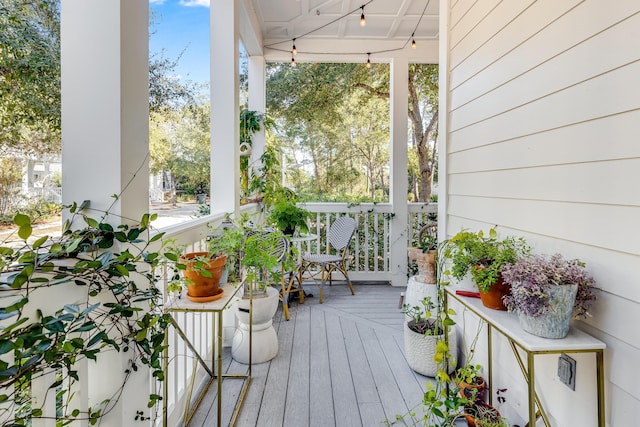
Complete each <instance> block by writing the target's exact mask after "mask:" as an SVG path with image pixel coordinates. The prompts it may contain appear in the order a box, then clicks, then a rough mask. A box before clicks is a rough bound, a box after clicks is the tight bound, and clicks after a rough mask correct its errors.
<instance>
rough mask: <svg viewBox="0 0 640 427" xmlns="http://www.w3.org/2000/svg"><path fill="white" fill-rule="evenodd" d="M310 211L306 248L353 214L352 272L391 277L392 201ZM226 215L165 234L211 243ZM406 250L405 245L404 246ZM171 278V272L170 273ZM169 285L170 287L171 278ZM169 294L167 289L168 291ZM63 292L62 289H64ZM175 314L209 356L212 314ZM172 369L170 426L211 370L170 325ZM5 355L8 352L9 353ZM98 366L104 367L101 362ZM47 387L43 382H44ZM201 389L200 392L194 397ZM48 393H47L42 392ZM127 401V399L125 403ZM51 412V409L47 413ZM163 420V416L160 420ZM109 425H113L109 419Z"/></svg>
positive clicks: (419, 207) (313, 206)
mask: <svg viewBox="0 0 640 427" xmlns="http://www.w3.org/2000/svg"><path fill="white" fill-rule="evenodd" d="M306 207H307V209H308V210H310V211H311V212H313V214H314V215H313V217H312V219H311V221H310V224H311V226H312V230H311V232H313V233H314V234H317V235H318V237H317V239H316V240H313V241H311V242H308V243H307V242H305V243H304V245H305V246H304V248H303V249H304V250H309V251H312V252H318V253H321V252H325V251H326V249H327V243H326V230H328V229H329V227H330V225H331V223H332V222H333V221H334V220H335V218H336V217H337V216H342V215H349V216H351V217H352V218H354V219H355V220H356V223H357V224H358V228H357V232H356V238H355V239H354V242H353V243H352V249H351V255H352V257H353V262H352V263H351V265H350V267H349V271H350V276H351V278H352V279H353V280H375V281H377V280H388V277H389V261H388V260H389V248H390V247H391V245H390V241H389V231H390V226H391V223H392V218H393V212H392V208H391V205H389V204H357V205H350V204H346V203H338V204H329V203H327V204H324V203H308V204H306ZM243 211H246V212H251V211H256V206H245V207H243ZM408 211H409V215H408V224H409V226H408V229H407V230H406V231H407V236H409V242H411V241H412V239H414V238H415V234H416V232H417V231H418V230H419V228H420V227H421V226H422V225H423V224H424V223H426V221H427V219H428V218H429V215H434V214H435V213H436V212H437V206H436V205H435V204H421V203H413V204H410V205H409V209H408ZM222 219H223V215H222V214H219V215H212V216H208V217H204V218H199V219H196V220H193V221H189V222H187V223H182V224H178V225H174V226H171V227H166V228H165V229H163V230H162V231H163V232H165V239H167V238H171V239H174V240H175V242H176V244H179V245H187V250H189V251H191V250H198V249H203V248H205V247H206V236H207V234H208V233H209V232H210V231H211V229H212V228H215V227H217V226H218V225H219V224H220V222H221V221H222ZM398 250H403V251H404V253H405V254H406V249H405V248H399V249H398ZM165 277H166V275H165ZM161 285H163V289H165V290H166V279H165V283H163V284H161ZM165 294H166V292H165ZM60 295H62V294H60ZM64 298H65V301H71V300H73V298H74V297H72V296H71V294H68V293H66V294H64ZM224 316H225V317H224V320H223V322H224V325H225V330H224V335H223V336H224V340H225V342H227V343H230V340H231V338H232V337H233V333H234V330H235V319H234V315H233V311H232V310H228V311H225V313H224ZM174 318H175V319H176V321H177V322H178V324H179V325H180V327H181V328H182V330H183V331H184V332H185V334H186V336H187V338H188V339H189V340H190V341H191V343H192V344H193V345H194V346H195V348H196V349H197V351H198V353H199V354H201V355H204V356H205V358H206V359H208V361H210V360H211V358H212V355H213V348H214V343H213V342H212V339H211V336H212V328H213V327H215V325H214V322H213V319H212V314H211V313H200V314H194V313H189V314H185V313H174ZM168 344H169V353H168V359H167V360H168V361H169V368H168V372H167V374H168V375H167V379H166V389H167V398H166V400H164V401H163V402H162V403H161V404H162V405H166V406H165V408H166V410H167V414H168V423H169V425H178V424H180V419H181V417H182V415H183V410H184V404H185V400H186V398H187V390H188V389H189V384H190V382H191V381H194V384H196V386H195V391H197V390H198V388H199V387H202V386H203V385H204V384H205V382H206V380H207V376H206V373H205V372H204V371H203V370H201V369H196V370H195V375H193V372H194V370H193V368H194V365H195V364H196V363H197V362H196V359H195V357H194V355H193V354H192V353H191V350H190V349H189V348H188V346H187V345H186V344H185V342H184V340H183V339H182V338H181V337H180V336H179V335H178V333H177V332H176V331H175V330H173V328H172V329H171V330H170V332H169V335H168ZM7 356H8V355H4V356H3V357H7ZM94 368H95V369H96V371H100V368H99V367H98V366H97V365H96V367H94ZM79 370H80V372H81V373H87V364H86V362H85V363H84V364H83V365H81V366H80V367H79ZM33 386H34V389H33V393H34V397H40V395H39V394H38V393H40V394H46V390H42V391H41V390H40V389H39V387H38V384H34V385H33ZM150 387H151V389H152V392H153V393H158V392H159V391H160V390H162V388H161V387H163V385H160V384H150ZM40 388H42V387H40ZM79 395H82V396H83V398H82V400H81V401H80V402H78V404H79V406H80V409H81V410H86V407H87V406H86V405H88V404H89V401H90V400H91V399H90V398H87V395H86V394H81V393H79ZM195 395H197V393H194V396H195ZM40 398H42V397H40ZM121 404H122V405H124V406H126V405H127V402H126V401H124V402H121ZM55 409H56V408H55V402H54V401H52V402H51V404H50V405H46V408H45V410H46V411H52V414H54V415H53V416H54V419H55ZM43 415H44V416H47V414H46V413H45V414H43ZM160 420H161V418H160V419H158V420H157V421H158V422H159V421H160ZM107 424H109V423H108V422H107ZM33 425H34V426H35V425H49V424H48V423H47V422H45V423H43V424H41V423H40V421H39V420H34V423H33Z"/></svg>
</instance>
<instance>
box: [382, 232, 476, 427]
mask: <svg viewBox="0 0 640 427" xmlns="http://www.w3.org/2000/svg"><path fill="white" fill-rule="evenodd" d="M447 245H448V242H447V241H445V242H442V243H440V244H439V245H438V247H437V256H436V260H438V259H443V257H444V252H445V251H446V247H447ZM445 273H446V271H445V265H444V263H441V262H436V283H437V290H438V293H437V295H438V297H437V298H438V307H444V288H445V287H446V286H448V285H449V282H448V281H447V280H446V274H445ZM453 314H455V313H454V311H453V310H451V309H449V310H446V311H445V310H441V311H438V315H437V317H438V318H439V319H440V321H442V326H443V328H444V330H445V331H446V330H447V329H449V328H452V327H453V326H454V325H455V322H454V320H453V319H451V317H450V315H453ZM454 345H455V340H453V341H452V340H449V334H446V333H445V334H442V339H441V340H438V341H437V343H436V348H435V354H434V356H433V358H434V360H435V361H436V363H437V364H438V367H439V369H438V370H437V372H436V374H435V375H434V378H435V381H429V382H427V389H426V391H425V392H424V394H423V396H422V400H421V402H420V403H419V404H417V405H416V406H415V407H413V408H411V409H410V410H409V411H408V412H407V413H405V414H399V415H396V417H395V419H394V420H387V421H386V423H387V424H388V425H393V424H396V423H404V424H405V425H406V424H407V423H408V422H410V423H411V425H428V426H438V427H455V426H456V425H457V423H456V421H457V420H458V419H460V418H462V417H463V414H462V411H463V408H464V406H465V405H468V404H469V399H468V398H466V397H464V396H462V395H460V387H459V385H458V383H457V382H456V381H455V378H453V377H452V376H451V375H450V374H449V371H450V369H451V368H452V367H454V366H455V359H456V352H455V351H453V346H454ZM450 346H451V347H450ZM419 407H421V408H419ZM407 419H408V420H407Z"/></svg>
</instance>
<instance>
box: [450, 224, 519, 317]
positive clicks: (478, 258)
mask: <svg viewBox="0 0 640 427" xmlns="http://www.w3.org/2000/svg"><path fill="white" fill-rule="evenodd" d="M529 252H530V248H529V246H528V245H527V244H526V242H525V241H524V239H523V238H522V237H520V238H515V237H511V236H509V237H506V238H504V239H498V234H497V232H496V230H495V228H492V229H490V230H489V236H488V237H486V236H485V235H484V232H483V231H482V230H480V231H478V232H477V233H472V232H470V231H461V232H459V233H458V234H456V235H455V236H453V237H452V238H451V239H450V245H449V247H448V250H447V252H446V254H445V255H446V256H447V257H448V258H450V259H451V264H452V265H451V275H452V276H453V277H454V278H455V279H456V280H462V279H463V278H464V277H465V276H466V275H467V273H469V272H470V273H471V277H472V278H473V280H474V282H475V283H476V285H477V286H478V291H479V292H480V297H481V299H482V303H483V304H484V305H485V306H486V307H489V308H492V309H495V310H506V307H505V306H504V303H503V302H502V297H503V296H504V295H507V294H508V293H509V286H508V285H505V284H503V281H502V277H501V275H500V268H501V267H502V266H503V265H505V264H507V263H514V262H516V261H517V260H518V258H520V257H522V256H525V255H527V254H529Z"/></svg>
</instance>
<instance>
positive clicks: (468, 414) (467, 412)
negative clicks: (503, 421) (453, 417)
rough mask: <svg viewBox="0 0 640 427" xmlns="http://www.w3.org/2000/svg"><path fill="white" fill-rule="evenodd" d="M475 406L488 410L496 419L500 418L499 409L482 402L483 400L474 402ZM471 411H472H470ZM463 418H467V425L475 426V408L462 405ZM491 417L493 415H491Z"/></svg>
mask: <svg viewBox="0 0 640 427" xmlns="http://www.w3.org/2000/svg"><path fill="white" fill-rule="evenodd" d="M475 406H479V407H482V408H484V410H485V411H490V412H492V413H493V414H494V416H495V418H496V419H500V417H501V415H500V411H498V409H496V408H495V407H493V406H491V405H489V404H487V403H484V402H479V403H476V405H475ZM472 412H473V413H472ZM464 418H465V419H466V420H467V425H468V426H469V427H476V426H477V424H476V413H475V409H472V408H469V407H467V406H465V407H464ZM492 418H493V416H492Z"/></svg>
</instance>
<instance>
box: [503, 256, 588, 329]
mask: <svg viewBox="0 0 640 427" xmlns="http://www.w3.org/2000/svg"><path fill="white" fill-rule="evenodd" d="M501 273H502V278H503V280H504V282H505V283H508V284H510V285H511V295H509V296H506V297H504V303H505V305H506V307H507V309H508V310H509V311H518V312H522V313H524V314H527V315H529V316H532V317H538V316H541V315H543V314H545V313H547V312H548V311H549V310H550V308H551V307H550V305H549V290H550V289H551V286H552V285H570V284H574V283H576V284H578V293H577V295H576V302H575V304H574V307H573V318H574V319H583V318H585V317H588V316H591V315H590V314H589V307H590V306H591V304H592V303H593V301H594V300H595V299H596V294H595V290H596V289H597V288H596V287H595V280H594V279H593V277H591V276H590V275H589V274H588V273H587V270H586V268H585V263H584V262H582V261H580V260H577V259H572V260H567V259H565V258H563V257H562V255H560V254H555V255H553V256H544V255H530V256H527V257H523V258H520V259H518V260H517V261H516V262H515V263H510V264H505V265H504V266H502V268H501Z"/></svg>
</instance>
